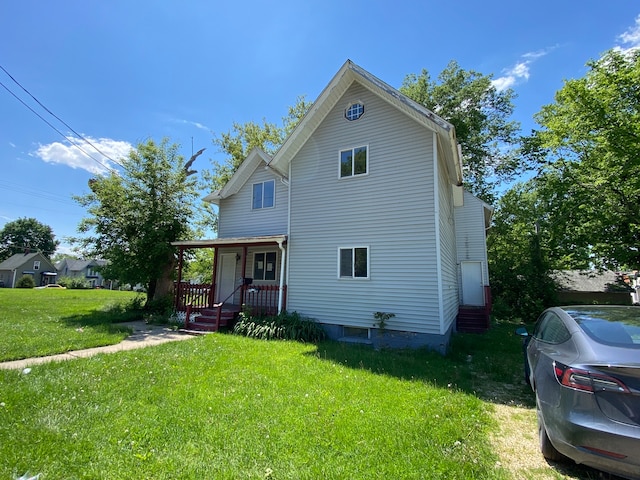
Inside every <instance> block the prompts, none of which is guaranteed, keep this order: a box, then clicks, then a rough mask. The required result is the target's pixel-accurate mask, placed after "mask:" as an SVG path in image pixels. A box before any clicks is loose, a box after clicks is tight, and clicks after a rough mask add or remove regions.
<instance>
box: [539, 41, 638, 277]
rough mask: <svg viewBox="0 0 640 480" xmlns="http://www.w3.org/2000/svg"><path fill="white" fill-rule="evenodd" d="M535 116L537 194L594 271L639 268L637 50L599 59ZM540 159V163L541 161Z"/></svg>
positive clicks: (608, 54)
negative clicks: (538, 171)
mask: <svg viewBox="0 0 640 480" xmlns="http://www.w3.org/2000/svg"><path fill="white" fill-rule="evenodd" d="M587 65H588V67H589V68H590V70H589V71H588V72H587V74H586V75H585V76H584V78H581V79H576V80H568V81H566V82H565V84H564V86H563V87H562V89H561V90H560V91H558V92H557V93H556V96H555V103H553V104H550V105H546V106H544V107H542V109H541V111H540V112H539V113H538V114H537V115H536V117H535V118H536V120H537V122H538V123H539V124H540V125H541V126H542V129H541V130H539V131H536V132H534V134H533V135H532V137H531V138H530V139H529V140H528V142H527V152H528V153H530V154H532V155H535V156H537V158H538V159H539V158H544V163H543V164H542V165H541V170H542V171H543V172H544V176H543V177H542V179H543V180H544V182H541V183H540V184H541V186H542V189H541V192H540V194H541V195H543V196H545V197H546V199H547V202H548V203H549V205H551V206H552V208H553V213H554V215H555V217H556V218H557V220H556V221H557V222H559V223H562V225H563V229H564V231H565V234H566V236H567V237H568V239H566V240H565V242H564V244H565V245H568V244H570V243H571V244H573V245H576V246H577V247H578V248H580V249H581V251H582V252H583V257H582V258H581V259H580V261H582V262H583V261H584V254H585V252H588V257H589V261H590V262H591V263H592V264H594V265H596V266H605V267H608V268H612V269H618V268H625V267H626V268H633V269H638V268H640V220H639V216H638V201H639V199H640V88H639V85H640V52H639V51H633V52H620V51H616V50H612V51H609V52H607V53H605V54H604V55H603V56H602V57H601V58H600V59H599V60H597V61H591V62H589V63H588V64H587ZM544 154H546V157H544Z"/></svg>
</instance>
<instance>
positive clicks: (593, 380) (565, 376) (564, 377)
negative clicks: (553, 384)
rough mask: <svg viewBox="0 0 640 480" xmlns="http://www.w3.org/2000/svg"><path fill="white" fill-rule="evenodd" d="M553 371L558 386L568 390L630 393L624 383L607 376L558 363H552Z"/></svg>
mask: <svg viewBox="0 0 640 480" xmlns="http://www.w3.org/2000/svg"><path fill="white" fill-rule="evenodd" d="M553 371H554V373H555V375H556V379H557V380H558V382H559V383H560V385H564V386H565V387H568V388H574V389H576V390H582V391H585V392H591V393H598V392H617V393H630V392H629V389H628V388H627V386H626V385H625V384H624V383H622V382H621V381H620V380H618V379H616V378H613V377H610V376H608V375H603V374H601V373H596V372H590V371H589V370H584V369H580V368H573V367H569V366H567V365H563V364H562V363H560V362H553Z"/></svg>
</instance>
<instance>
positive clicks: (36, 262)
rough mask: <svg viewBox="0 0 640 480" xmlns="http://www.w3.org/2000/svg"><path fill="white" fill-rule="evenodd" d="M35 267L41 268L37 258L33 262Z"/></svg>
mask: <svg viewBox="0 0 640 480" xmlns="http://www.w3.org/2000/svg"><path fill="white" fill-rule="evenodd" d="M33 269H34V270H40V261H38V260H36V261H34V262H33Z"/></svg>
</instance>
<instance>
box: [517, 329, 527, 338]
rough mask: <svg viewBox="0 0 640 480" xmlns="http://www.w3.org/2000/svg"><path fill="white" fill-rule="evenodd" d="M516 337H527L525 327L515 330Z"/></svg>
mask: <svg viewBox="0 0 640 480" xmlns="http://www.w3.org/2000/svg"><path fill="white" fill-rule="evenodd" d="M516 335H520V336H521V337H528V336H529V332H527V329H526V328H525V327H518V328H517V329H516Z"/></svg>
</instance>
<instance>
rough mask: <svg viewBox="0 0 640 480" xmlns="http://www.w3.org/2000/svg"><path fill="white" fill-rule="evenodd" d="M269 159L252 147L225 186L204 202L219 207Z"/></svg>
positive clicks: (208, 196)
mask: <svg viewBox="0 0 640 480" xmlns="http://www.w3.org/2000/svg"><path fill="white" fill-rule="evenodd" d="M270 160H271V157H269V155H267V154H266V153H265V152H263V151H262V150H261V149H260V148H258V147H254V148H253V149H252V150H251V151H250V152H249V155H247V158H245V159H244V161H243V162H242V163H241V164H240V166H239V167H238V169H237V170H236V171H235V172H234V174H233V175H232V177H231V178H230V179H229V181H228V182H227V184H226V185H225V186H224V187H222V188H221V189H220V190H216V191H215V192H213V193H210V194H209V195H207V196H206V197H204V198H203V200H204V201H205V202H210V203H214V204H216V205H220V200H222V199H223V198H227V197H229V196H231V195H234V194H236V193H238V192H239V191H240V189H241V188H242V187H243V186H244V184H245V183H247V181H248V180H249V178H251V175H252V174H253V172H254V171H255V170H256V168H258V166H259V165H260V164H261V163H262V164H264V165H265V166H267V165H268V164H269V161H270Z"/></svg>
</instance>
